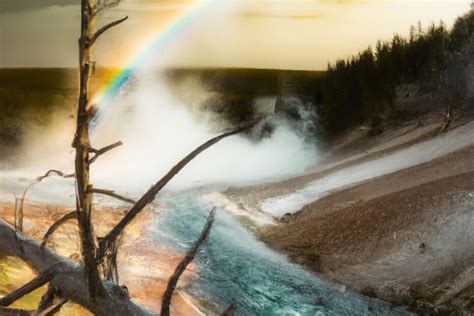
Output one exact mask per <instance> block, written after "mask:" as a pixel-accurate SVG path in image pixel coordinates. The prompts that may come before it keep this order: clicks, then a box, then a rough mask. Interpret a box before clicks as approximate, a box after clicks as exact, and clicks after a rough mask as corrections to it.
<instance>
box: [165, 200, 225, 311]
mask: <svg viewBox="0 0 474 316" xmlns="http://www.w3.org/2000/svg"><path fill="white" fill-rule="evenodd" d="M215 215H216V209H215V208H214V209H213V210H212V211H211V213H210V214H209V216H208V217H207V222H206V224H205V225H204V229H203V230H202V232H201V235H200V236H199V238H198V240H197V241H196V242H195V243H194V245H193V246H192V247H191V249H189V251H188V252H187V254H186V256H185V257H184V258H183V259H182V260H181V262H180V263H179V264H178V266H177V267H176V270H175V271H174V273H173V275H172V276H171V277H170V278H169V281H168V285H167V287H166V290H165V293H164V294H163V299H162V302H161V313H160V315H161V316H169V314H170V305H171V299H172V297H173V292H174V289H175V288H176V285H177V284H178V281H179V278H180V277H181V275H182V274H183V272H184V271H185V270H186V267H187V266H188V265H189V264H190V263H191V262H192V261H193V260H194V257H195V256H196V254H197V253H198V252H199V250H200V249H201V247H202V246H203V244H204V242H205V241H206V239H207V236H209V232H210V231H211V227H212V224H213V223H214V218H215Z"/></svg>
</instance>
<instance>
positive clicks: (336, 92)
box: [315, 10, 474, 133]
mask: <svg viewBox="0 0 474 316" xmlns="http://www.w3.org/2000/svg"><path fill="white" fill-rule="evenodd" d="M473 33H474V11H472V10H471V11H470V12H468V13H466V14H465V15H463V16H461V17H459V18H458V19H457V20H456V22H455V23H454V25H453V27H452V29H451V30H448V29H447V27H446V25H445V24H444V23H443V22H442V21H441V22H440V23H439V24H437V25H436V24H432V25H430V26H429V27H428V28H427V29H424V28H422V26H421V23H419V24H418V26H417V27H415V26H412V27H411V29H410V35H409V38H404V37H402V36H400V35H394V37H393V38H392V40H391V41H378V42H377V44H376V45H375V48H372V47H368V48H367V49H366V50H364V51H362V52H360V53H359V54H357V55H354V56H352V57H350V58H348V59H346V60H338V61H336V63H334V64H329V65H328V69H327V73H326V75H325V76H324V78H322V79H321V80H320V81H319V82H318V83H317V84H316V88H315V95H316V98H315V99H316V103H317V105H316V110H317V111H318V113H319V115H320V118H321V122H322V123H323V125H325V127H326V129H327V130H328V132H330V133H331V132H332V133H336V132H339V131H342V130H345V129H347V128H349V127H351V126H354V125H356V124H360V123H363V122H366V121H368V120H369V119H371V117H373V116H374V115H379V114H381V113H383V112H384V111H386V110H387V109H390V108H393V105H394V101H395V91H396V87H397V86H398V85H401V84H410V83H417V84H418V85H419V87H420V88H421V90H422V91H427V92H428V91H436V92H441V93H443V95H444V96H445V97H447V98H448V100H447V101H446V102H460V101H461V99H462V98H463V97H464V96H465V91H454V90H463V89H464V87H463V85H464V81H463V80H465V78H464V77H465V76H463V73H462V72H461V73H459V71H460V70H462V69H466V68H467V66H468V65H469V58H466V55H469V54H471V55H472V52H473V51H474V50H473V49H472V45H471V37H472V35H473ZM454 69H456V70H454ZM453 72H455V73H453Z"/></svg>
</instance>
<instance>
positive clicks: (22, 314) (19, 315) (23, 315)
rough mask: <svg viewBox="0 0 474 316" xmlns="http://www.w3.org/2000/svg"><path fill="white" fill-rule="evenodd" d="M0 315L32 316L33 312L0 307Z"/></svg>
mask: <svg viewBox="0 0 474 316" xmlns="http://www.w3.org/2000/svg"><path fill="white" fill-rule="evenodd" d="M0 315H3V316H32V315H33V311H27V310H24V309H17V308H7V307H0Z"/></svg>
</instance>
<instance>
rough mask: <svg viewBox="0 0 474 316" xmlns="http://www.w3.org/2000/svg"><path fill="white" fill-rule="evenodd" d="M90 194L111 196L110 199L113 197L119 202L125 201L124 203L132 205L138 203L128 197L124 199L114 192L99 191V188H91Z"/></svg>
mask: <svg viewBox="0 0 474 316" xmlns="http://www.w3.org/2000/svg"><path fill="white" fill-rule="evenodd" d="M89 192H92V193H95V194H102V195H107V196H110V197H113V198H115V199H117V200H120V201H123V202H127V203H130V204H135V203H137V201H135V200H132V199H129V198H127V197H124V196H122V195H120V194H117V193H115V192H114V191H112V190H104V189H98V188H91V189H89Z"/></svg>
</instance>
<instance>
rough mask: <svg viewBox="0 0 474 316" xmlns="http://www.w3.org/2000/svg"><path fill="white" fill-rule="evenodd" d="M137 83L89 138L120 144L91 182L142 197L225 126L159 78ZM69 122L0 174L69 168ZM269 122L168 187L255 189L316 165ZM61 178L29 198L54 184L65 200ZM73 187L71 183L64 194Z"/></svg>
mask: <svg viewBox="0 0 474 316" xmlns="http://www.w3.org/2000/svg"><path fill="white" fill-rule="evenodd" d="M135 80H136V81H135V82H132V83H131V84H130V85H129V86H128V87H125V89H124V90H125V91H124V92H123V93H122V94H121V95H119V96H117V97H116V99H115V100H114V101H113V102H114V105H113V106H112V108H111V109H110V110H109V113H107V117H106V118H105V119H104V120H103V121H102V123H101V124H99V125H98V126H97V128H96V129H95V130H94V132H93V133H92V136H91V138H92V143H93V144H94V147H96V148H100V147H102V146H106V145H108V144H110V143H113V142H115V141H117V140H122V141H123V143H124V145H123V146H121V147H119V148H117V149H115V150H114V151H111V152H109V153H107V154H106V155H104V156H101V158H100V159H99V160H97V162H95V163H94V164H93V165H92V180H93V182H94V184H96V185H97V186H100V187H107V188H112V189H115V190H118V191H119V192H123V193H128V194H132V195H139V194H140V193H143V192H144V191H145V190H146V189H147V188H148V187H149V186H150V185H151V184H152V183H154V182H156V181H157V179H159V178H160V177H161V176H163V175H164V174H165V173H166V172H167V171H168V170H169V169H170V168H171V167H172V166H173V165H174V164H176V163H177V162H178V161H179V160H180V159H182V158H183V157H184V156H185V155H186V154H187V153H189V152H190V151H191V150H193V149H194V148H195V147H197V146H198V145H200V144H201V143H203V142H204V141H206V140H208V139H209V138H212V137H213V136H216V135H218V134H219V133H220V132H222V131H221V129H222V126H221V127H220V128H218V127H212V124H209V119H208V118H206V116H205V115H204V114H203V113H196V111H195V110H193V108H192V107H190V106H189V105H187V104H183V103H182V101H180V100H181V99H179V98H177V97H176V96H175V95H173V94H172V93H171V92H170V89H168V88H167V86H166V84H165V83H164V82H163V81H162V80H160V79H157V77H156V76H152V75H147V74H140V75H137V76H136V79H135ZM191 86H192V87H191ZM191 88H192V89H194V90H195V91H194V92H193V94H194V95H199V94H203V93H205V92H204V91H202V90H200V89H199V88H197V87H196V85H190V88H189V89H191ZM188 92H189V91H188ZM73 121H74V120H73V119H70V120H69V121H67V122H66V123H64V121H62V122H61V124H59V125H56V126H53V127H51V128H49V129H48V130H47V131H44V132H43V133H36V135H32V138H31V141H30V142H28V144H27V145H26V146H25V147H26V149H27V151H26V152H25V155H24V159H23V165H25V166H27V167H25V168H24V169H20V170H17V171H15V172H13V173H12V172H10V173H9V175H6V174H5V173H3V174H2V176H3V177H4V178H5V177H17V178H18V177H26V178H34V177H36V176H38V175H40V174H41V173H44V172H45V171H46V170H49V169H51V168H55V169H56V168H57V169H59V168H61V169H63V170H65V171H72V168H73V151H72V149H71V147H70V144H71V140H72V136H73V130H74V128H73V125H74V122H73ZM272 123H273V124H274V125H275V129H274V131H273V133H272V135H271V136H270V137H268V138H265V139H262V140H260V141H255V140H252V139H249V138H248V137H245V136H243V135H237V136H232V137H230V138H227V139H224V140H222V141H221V142H220V143H218V144H217V145H215V146H214V147H212V148H211V149H209V150H208V151H206V152H204V153H203V154H201V155H200V156H199V157H197V158H196V159H195V160H194V161H192V162H191V163H190V164H189V165H188V166H187V167H186V168H185V169H184V170H183V171H182V172H181V173H180V174H179V175H178V176H177V177H175V179H173V181H172V182H171V183H170V184H169V185H168V187H167V189H168V190H170V189H171V190H184V189H189V188H193V187H197V186H204V185H216V186H217V185H218V186H235V185H241V184H252V183H256V182H260V181H264V180H271V179H279V178H283V177H289V176H291V175H295V174H300V173H302V172H304V171H305V170H307V169H308V168H310V167H311V166H313V165H314V164H315V163H316V162H317V151H316V149H315V146H314V145H312V144H308V143H307V142H305V140H304V139H303V137H302V135H300V134H299V133H298V132H296V131H295V130H294V129H293V128H292V127H291V126H290V124H288V123H287V122H286V121H285V119H283V118H275V119H273V122H272ZM64 181H65V180H64V179H58V180H56V179H49V180H48V182H49V183H48V184H47V185H46V184H45V185H40V186H38V188H37V189H36V188H35V191H36V194H35V193H34V192H32V193H31V197H38V198H39V199H44V197H45V196H46V197H47V198H48V199H50V198H51V199H54V191H55V189H54V187H56V189H57V193H58V194H59V193H60V194H62V195H64V190H65V189H64V184H62V183H64ZM5 183H6V182H4V184H5ZM52 184H54V185H53V186H51V185H52ZM43 186H44V187H48V190H46V189H42V188H41V187H43ZM52 187H53V189H51V188H52ZM72 187H73V185H72V183H71V184H70V185H69V187H68V190H71V189H72ZM19 188H20V186H18V188H17V189H19ZM17 189H15V190H14V191H16V190H17ZM2 191H4V190H2ZM10 191H11V190H10ZM72 192H73V191H72ZM71 198H72V196H71V194H69V197H68V199H71ZM72 201H73V200H72Z"/></svg>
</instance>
